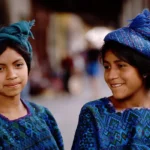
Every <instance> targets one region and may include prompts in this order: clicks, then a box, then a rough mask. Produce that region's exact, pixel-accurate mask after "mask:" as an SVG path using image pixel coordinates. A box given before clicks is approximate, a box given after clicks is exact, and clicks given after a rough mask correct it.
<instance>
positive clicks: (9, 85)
mask: <svg viewBox="0 0 150 150" xmlns="http://www.w3.org/2000/svg"><path fill="white" fill-rule="evenodd" d="M19 84H20V83H11V84H6V85H5V86H7V87H14V86H17V85H19Z"/></svg>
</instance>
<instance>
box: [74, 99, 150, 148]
mask: <svg viewBox="0 0 150 150" xmlns="http://www.w3.org/2000/svg"><path fill="white" fill-rule="evenodd" d="M149 149H150V109H146V108H129V109H125V110H123V111H121V112H117V111H116V110H115V108H114V106H113V104H112V103H111V102H110V100H109V99H108V98H102V99H100V100H96V101H93V102H89V103H87V104H85V105H84V106H83V108H82V110H81V113H80V117H79V123H78V126H77V130H76V134H75V138H74V142H73V146H72V150H149Z"/></svg>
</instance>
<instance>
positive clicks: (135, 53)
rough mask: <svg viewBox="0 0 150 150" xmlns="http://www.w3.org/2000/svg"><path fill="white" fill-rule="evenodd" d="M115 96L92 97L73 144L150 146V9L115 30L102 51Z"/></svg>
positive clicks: (88, 149) (98, 148) (85, 149)
mask: <svg viewBox="0 0 150 150" xmlns="http://www.w3.org/2000/svg"><path fill="white" fill-rule="evenodd" d="M100 56H101V59H100V60H101V62H102V64H103V66H104V69H105V72H104V78H105V81H106V83H107V84H108V86H109V88H110V89H111V91H112V96H110V97H104V98H100V99H98V100H95V101H91V102H88V103H86V104H85V105H84V106H83V107H82V109H81V112H80V116H79V123H78V126H77V129H76V133H75V137H74V141H73V145H72V150H81V149H82V150H104V149H105V150H106V149H107V150H108V149H111V150H112V149H115V150H121V149H126V150H129V149H132V150H133V149H135V150H137V149H140V150H148V149H150V12H149V10H148V9H144V10H143V12H142V13H140V14H138V15H137V16H136V17H135V18H134V19H132V20H130V24H129V25H128V26H127V27H122V28H119V29H117V30H115V31H112V32H110V33H109V34H107V35H106V36H105V38H104V45H103V46H102V48H101V51H100Z"/></svg>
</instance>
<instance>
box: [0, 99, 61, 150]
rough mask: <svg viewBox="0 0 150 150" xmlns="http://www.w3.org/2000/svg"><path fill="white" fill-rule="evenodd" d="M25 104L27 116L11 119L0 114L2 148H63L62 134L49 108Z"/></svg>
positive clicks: (43, 149) (5, 149)
mask: <svg viewBox="0 0 150 150" xmlns="http://www.w3.org/2000/svg"><path fill="white" fill-rule="evenodd" d="M24 104H25V106H26V107H27V109H28V115H26V116H25V117H22V118H20V119H16V120H13V121H10V120H8V119H7V118H6V117H4V116H2V115H0V124H1V125H0V150H63V149H64V148H63V141H62V136H61V134H60V131H59V129H58V126H57V124H56V121H55V119H54V118H53V116H52V114H51V113H50V112H49V111H48V109H47V108H44V107H42V106H39V105H36V104H34V103H31V102H27V101H24Z"/></svg>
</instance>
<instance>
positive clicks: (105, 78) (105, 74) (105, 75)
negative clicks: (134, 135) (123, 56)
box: [104, 72, 108, 82]
mask: <svg viewBox="0 0 150 150" xmlns="http://www.w3.org/2000/svg"><path fill="white" fill-rule="evenodd" d="M104 80H105V82H107V80H108V79H107V73H106V72H104Z"/></svg>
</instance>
